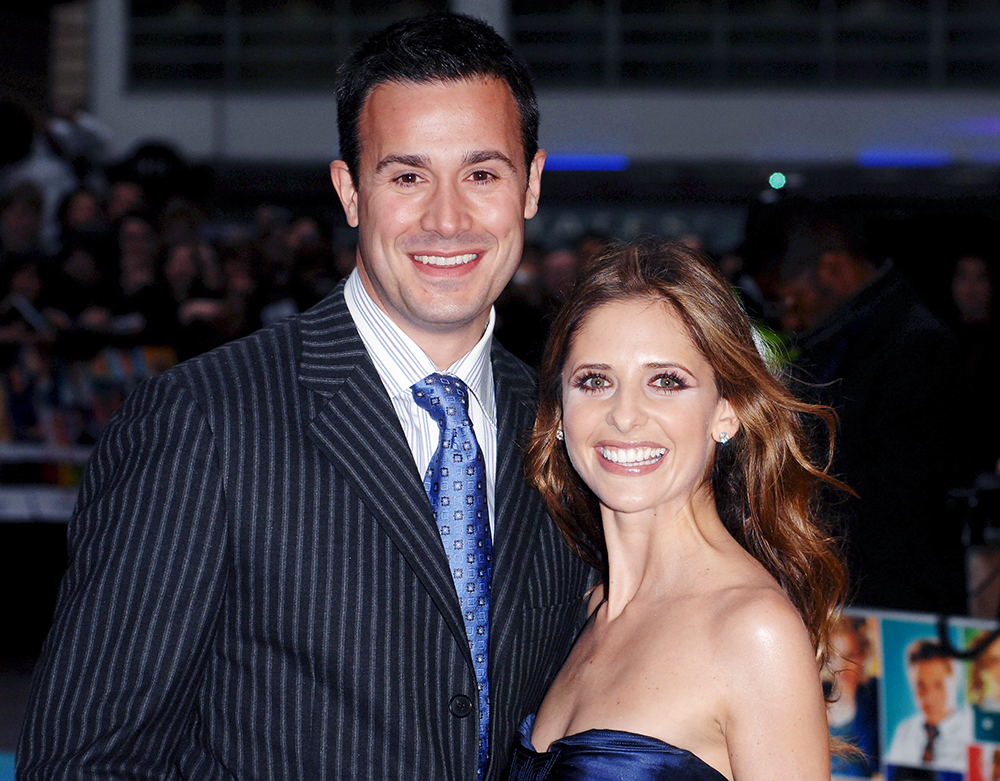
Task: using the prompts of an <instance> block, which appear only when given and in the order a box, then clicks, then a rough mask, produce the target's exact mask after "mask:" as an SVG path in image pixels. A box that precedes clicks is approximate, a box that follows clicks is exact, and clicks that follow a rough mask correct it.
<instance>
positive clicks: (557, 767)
mask: <svg viewBox="0 0 1000 781" xmlns="http://www.w3.org/2000/svg"><path fill="white" fill-rule="evenodd" d="M534 727H535V717H534V715H531V716H528V717H527V718H526V719H525V720H524V721H523V722H522V723H521V727H520V729H519V730H518V734H517V738H516V739H515V741H514V748H513V755H512V757H511V764H510V769H509V771H508V774H507V779H508V781H606V780H607V779H615V781H726V777H725V776H724V775H722V774H721V773H720V772H719V771H717V770H715V769H714V768H712V767H710V766H709V765H706V764H705V763H704V762H703V761H702V760H700V759H698V757H696V756H695V755H694V754H692V753H691V752H690V751H685V750H684V749H681V748H677V747H676V746H671V745H670V744H669V743H664V742H663V741H662V740H659V739H658V738H652V737H649V736H648V735H638V734H636V733H634V732H622V731H620V730H613V729H591V730H587V731H586V732H581V733H579V734H576V735H567V736H566V737H565V738H561V739H559V740H557V741H555V742H554V743H553V744H552V745H551V746H549V750H548V751H546V752H544V753H539V752H537V751H535V749H534V746H533V745H532V744H531V733H532V731H533V730H534Z"/></svg>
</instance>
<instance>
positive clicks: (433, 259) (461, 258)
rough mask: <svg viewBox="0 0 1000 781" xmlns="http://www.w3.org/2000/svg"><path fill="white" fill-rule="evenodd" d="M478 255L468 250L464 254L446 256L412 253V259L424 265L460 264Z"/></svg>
mask: <svg viewBox="0 0 1000 781" xmlns="http://www.w3.org/2000/svg"><path fill="white" fill-rule="evenodd" d="M478 257H479V255H478V254H477V253H475V252H469V253H467V254H465V255H452V256H450V257H447V258H446V257H444V256H443V255H414V256H413V259H414V260H419V261H420V262H421V263H423V264H424V265H425V266H461V265H463V264H465V263H469V262H471V261H473V260H475V259H476V258H478Z"/></svg>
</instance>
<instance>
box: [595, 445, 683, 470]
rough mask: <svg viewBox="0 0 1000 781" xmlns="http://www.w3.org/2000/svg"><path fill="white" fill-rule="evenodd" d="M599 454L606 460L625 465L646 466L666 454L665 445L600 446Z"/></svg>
mask: <svg viewBox="0 0 1000 781" xmlns="http://www.w3.org/2000/svg"><path fill="white" fill-rule="evenodd" d="M600 451H601V455H602V456H604V457H605V458H606V459H608V461H611V462H612V463H615V464H625V465H627V466H646V465H647V464H655V463H656V462H657V461H659V460H660V459H661V458H663V456H664V455H665V454H666V452H667V449H666V448H665V447H630V448H627V449H625V448H618V447H602V448H600Z"/></svg>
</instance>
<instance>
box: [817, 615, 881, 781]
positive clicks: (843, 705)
mask: <svg viewBox="0 0 1000 781" xmlns="http://www.w3.org/2000/svg"><path fill="white" fill-rule="evenodd" d="M866 629H867V626H866V622H865V619H863V618H855V617H853V616H846V615H841V616H840V617H839V618H837V620H836V622H835V623H834V625H833V629H832V630H831V632H830V651H831V653H830V671H831V672H832V673H833V676H832V678H833V680H832V686H833V691H832V698H828V700H827V702H828V704H827V719H828V721H829V723H830V735H831V736H832V737H835V738H841V739H843V740H846V741H847V742H848V743H850V744H851V745H852V746H854V747H855V748H857V749H859V751H860V752H861V753H860V754H843V755H840V756H834V757H833V761H832V764H833V773H834V775H841V776H850V777H861V778H870V777H871V776H873V775H874V774H875V773H877V772H878V769H879V742H878V729H879V727H878V723H879V722H878V680H877V679H876V678H873V677H871V676H870V675H869V674H868V669H867V668H868V660H869V658H870V657H871V641H870V639H869V637H868V634H867V631H866Z"/></svg>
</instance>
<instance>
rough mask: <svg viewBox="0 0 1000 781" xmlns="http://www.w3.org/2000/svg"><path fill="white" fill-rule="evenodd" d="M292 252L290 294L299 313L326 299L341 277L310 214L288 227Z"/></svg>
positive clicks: (288, 237) (324, 239) (329, 248)
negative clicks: (291, 289) (291, 288)
mask: <svg viewBox="0 0 1000 781" xmlns="http://www.w3.org/2000/svg"><path fill="white" fill-rule="evenodd" d="M287 242H288V249H289V250H290V251H291V253H292V279H293V286H292V287H293V297H294V299H295V306H296V309H297V310H298V311H299V312H305V311H306V310H307V309H310V308H311V307H313V306H314V305H315V304H317V303H319V302H320V301H321V300H322V299H324V298H326V296H328V295H329V294H330V293H331V292H332V291H333V289H334V288H335V287H336V286H337V283H338V282H339V281H340V280H341V279H342V277H341V276H340V274H338V273H337V270H336V268H335V267H334V265H333V262H332V261H333V249H332V248H331V247H330V243H329V242H328V241H327V240H326V238H325V237H324V235H323V231H322V230H321V229H320V226H319V223H318V222H316V220H315V219H313V218H312V217H298V218H296V219H295V220H293V221H292V224H291V225H290V226H289V229H288V236H287Z"/></svg>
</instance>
